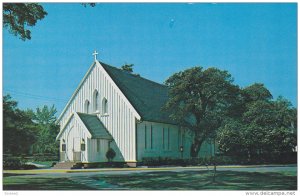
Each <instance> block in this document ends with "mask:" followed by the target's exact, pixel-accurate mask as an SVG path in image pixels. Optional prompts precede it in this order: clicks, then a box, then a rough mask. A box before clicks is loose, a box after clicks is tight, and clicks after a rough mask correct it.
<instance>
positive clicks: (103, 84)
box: [58, 61, 140, 162]
mask: <svg viewBox="0 0 300 196" xmlns="http://www.w3.org/2000/svg"><path fill="white" fill-rule="evenodd" d="M95 90H97V91H98V93H99V98H100V101H99V103H100V112H98V113H97V115H98V117H99V118H100V120H101V121H102V122H103V124H104V126H105V127H106V128H107V129H108V131H109V132H110V134H111V135H112V136H113V137H114V139H115V142H116V145H117V147H118V148H119V149H120V152H121V154H122V156H123V157H124V160H125V161H128V162H130V161H136V152H135V149H136V147H135V134H136V133H135V119H140V116H139V115H138V113H137V112H136V111H135V109H134V108H133V107H132V106H131V104H130V103H129V101H128V100H127V99H126V98H125V96H124V95H123V94H122V92H121V91H120V89H118V87H117V86H116V84H115V83H114V82H113V81H112V79H111V78H110V76H109V75H108V74H107V73H106V71H105V70H104V68H103V67H102V66H101V65H100V63H99V62H98V61H97V62H96V63H95V64H93V65H92V66H91V68H90V70H89V72H88V73H87V75H86V76H85V79H84V80H83V81H82V82H81V85H79V88H78V89H77V91H76V92H75V94H74V95H73V96H72V98H71V100H70V101H69V103H68V104H67V106H66V108H65V109H64V111H63V112H62V114H61V115H60V117H59V119H58V121H59V124H60V127H64V126H65V124H66V123H67V121H68V119H69V117H70V116H71V115H72V114H73V113H74V112H82V113H84V104H85V101H86V100H89V102H90V111H92V112H91V113H93V105H94V103H93V101H94V100H93V92H94V91H95ZM103 98H106V99H107V100H108V114H107V115H103V114H102V100H103ZM90 156H92V155H90Z"/></svg>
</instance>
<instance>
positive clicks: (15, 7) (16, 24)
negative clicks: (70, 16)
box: [3, 3, 96, 41]
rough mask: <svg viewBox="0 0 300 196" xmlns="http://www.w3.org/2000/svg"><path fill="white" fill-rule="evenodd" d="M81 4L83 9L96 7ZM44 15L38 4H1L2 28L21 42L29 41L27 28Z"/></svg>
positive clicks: (93, 4) (29, 35) (44, 12)
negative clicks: (17, 37)
mask: <svg viewBox="0 0 300 196" xmlns="http://www.w3.org/2000/svg"><path fill="white" fill-rule="evenodd" d="M81 4H82V5H83V6H84V7H87V6H88V5H89V6H91V7H95V6H96V3H81ZM46 15H47V12H46V11H45V10H44V8H43V6H41V5H40V4H38V3H3V28H7V29H8V31H9V32H10V33H11V34H13V35H15V36H19V37H20V39H22V40H23V41H25V40H26V39H28V40H30V39H31V31H30V30H29V29H27V27H32V26H35V24H36V23H37V21H38V20H42V19H43V18H45V16H46Z"/></svg>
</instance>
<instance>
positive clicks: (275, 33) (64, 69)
mask: <svg viewBox="0 0 300 196" xmlns="http://www.w3.org/2000/svg"><path fill="white" fill-rule="evenodd" d="M42 5H43V6H44V8H45V10H46V11H47V12H48V15H47V16H46V17H45V18H44V19H43V20H41V21H39V22H38V23H37V25H36V26H34V27H32V28H30V29H31V30H32V39H31V40H29V41H25V42H24V41H22V40H20V39H19V38H17V37H15V36H13V35H11V34H9V33H8V31H7V30H6V29H3V93H4V94H7V93H10V94H11V95H12V97H13V98H14V99H15V100H17V101H18V102H19V106H20V107H21V108H23V109H25V108H32V109H35V108H36V107H39V106H43V105H52V104H54V105H55V106H56V107H57V109H58V112H61V111H62V109H63V108H64V106H65V105H66V103H67V101H68V99H69V98H70V97H71V95H72V93H73V92H74V91H75V89H76V87H77V86H78V84H79V82H80V81H81V79H82V78H83V76H84V74H85V73H86V71H87V70H88V68H89V67H90V65H91V64H92V62H93V56H92V52H93V51H94V50H95V49H96V50H97V51H98V52H99V53H100V54H99V55H98V59H99V60H101V61H103V62H105V63H107V64H110V65H113V66H116V67H120V66H122V65H123V64H125V63H130V64H131V63H133V64H134V65H135V66H134V72H136V73H139V74H140V75H141V76H142V77H145V78H148V79H150V80H153V81H156V82H160V83H162V82H164V81H165V80H166V79H167V78H168V77H169V76H171V75H172V74H173V73H175V72H178V71H181V70H184V69H187V68H190V67H193V66H197V65H200V66H203V67H204V68H208V67H211V66H214V67H217V68H219V69H223V70H228V71H229V72H230V73H231V74H232V76H233V77H234V79H235V84H238V85H239V86H241V87H246V86H248V85H251V84H253V83H255V82H260V83H264V84H265V85H266V87H267V88H268V89H269V90H270V91H271V93H272V94H273V96H274V98H277V97H278V96H279V95H282V96H284V97H285V98H287V99H288V100H290V101H291V102H292V103H293V105H294V106H297V4H295V3H294V4H291V3H290V4H282V3H281V4H262V3H260V4H254V3H251V4H246V3H242V4H225V3H217V4H212V3H192V4H188V3H186V4H184V3H182V4H175V3H173V4H164V3H157V4H134V3H131V4H127V3H113V4H108V3H107V4H104V3H101V4H97V6H96V7H93V8H92V7H86V8H85V7H83V6H81V5H80V4H71V3H69V4H63V3H48V4H42Z"/></svg>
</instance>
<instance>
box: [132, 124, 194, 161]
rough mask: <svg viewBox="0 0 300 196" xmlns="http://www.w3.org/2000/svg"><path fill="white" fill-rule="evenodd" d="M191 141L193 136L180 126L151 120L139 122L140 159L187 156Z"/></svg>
mask: <svg viewBox="0 0 300 196" xmlns="http://www.w3.org/2000/svg"><path fill="white" fill-rule="evenodd" d="M191 142H192V138H191V137H190V136H189V135H188V134H187V132H186V131H185V130H184V129H180V127H179V126H176V125H171V124H164V123H156V122H149V121H143V122H142V123H139V124H137V148H138V155H137V156H138V160H139V161H142V159H143V158H147V157H168V158H174V159H176V158H181V156H183V158H187V156H188V155H189V154H188V149H189V148H188V146H190V144H191ZM180 146H183V153H182V154H181V152H180Z"/></svg>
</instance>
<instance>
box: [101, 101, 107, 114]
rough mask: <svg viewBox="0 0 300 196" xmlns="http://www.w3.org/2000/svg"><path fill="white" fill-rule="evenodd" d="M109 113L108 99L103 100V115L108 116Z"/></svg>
mask: <svg viewBox="0 0 300 196" xmlns="http://www.w3.org/2000/svg"><path fill="white" fill-rule="evenodd" d="M107 113H108V103H107V99H106V98H103V100H102V114H107Z"/></svg>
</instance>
